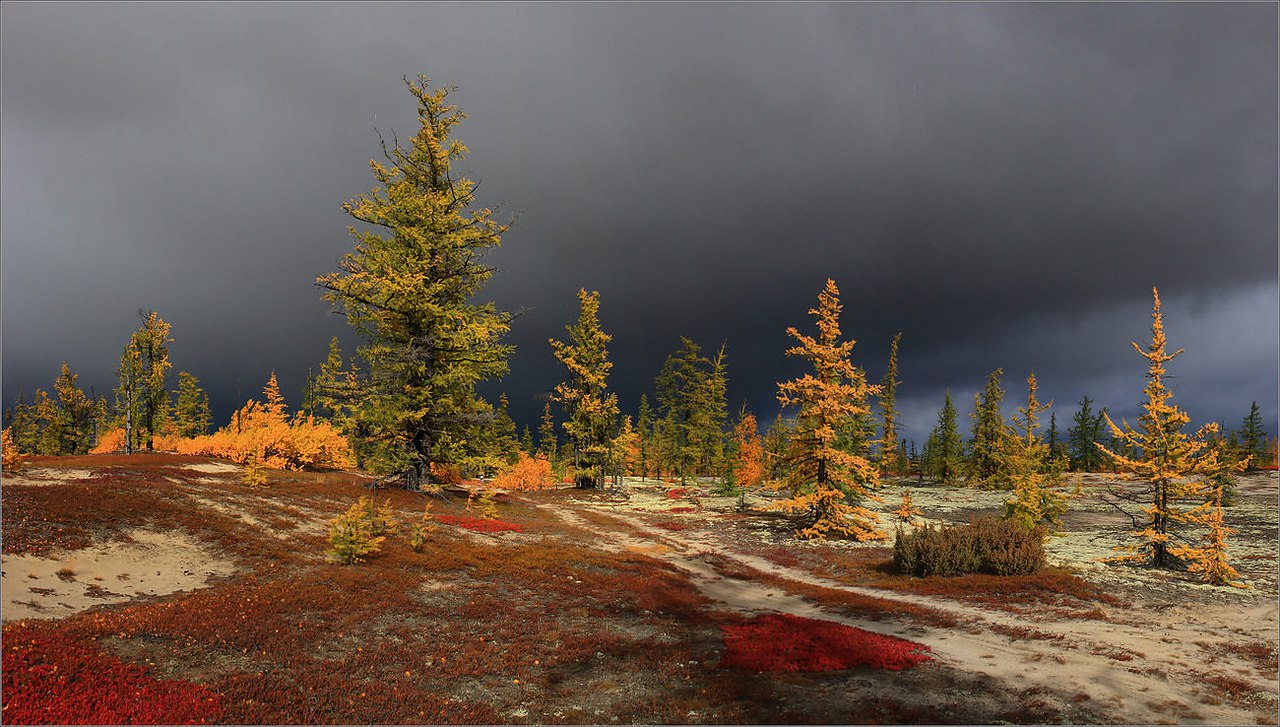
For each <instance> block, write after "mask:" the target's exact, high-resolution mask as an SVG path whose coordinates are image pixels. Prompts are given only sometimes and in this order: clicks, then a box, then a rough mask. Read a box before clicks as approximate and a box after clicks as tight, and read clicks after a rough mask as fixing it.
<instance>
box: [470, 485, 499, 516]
mask: <svg viewBox="0 0 1280 727" xmlns="http://www.w3.org/2000/svg"><path fill="white" fill-rule="evenodd" d="M467 512H475V513H478V514H479V515H480V519H482V520H497V519H498V505H497V503H495V502H494V501H493V490H484V491H483V492H481V493H480V495H479V496H478V497H477V496H476V493H475V491H472V492H471V493H470V494H468V495H467Z"/></svg>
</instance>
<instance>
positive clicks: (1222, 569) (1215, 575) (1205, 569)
mask: <svg viewBox="0 0 1280 727" xmlns="http://www.w3.org/2000/svg"><path fill="white" fill-rule="evenodd" d="M1210 506H1212V507H1210ZM1204 508H1205V511H1204V513H1203V514H1202V515H1200V517H1199V520H1200V522H1201V523H1203V524H1204V525H1206V526H1207V527H1208V528H1209V532H1208V533H1206V534H1205V536H1204V540H1203V542H1202V543H1201V545H1200V547H1198V548H1197V547H1192V546H1177V547H1171V548H1169V554H1170V555H1173V556H1174V557H1176V558H1181V559H1182V560H1183V561H1185V562H1186V563H1187V570H1188V571H1190V572H1192V573H1198V574H1200V580H1202V581H1203V582H1205V583H1208V584H1210V585H1214V586H1231V587H1233V588H1248V586H1247V585H1245V584H1244V583H1242V582H1240V581H1239V580H1237V579H1239V578H1240V573H1239V572H1238V571H1237V570H1236V569H1235V568H1232V567H1231V564H1230V563H1228V562H1227V536H1228V535H1234V534H1235V533H1236V532H1238V531H1237V530H1235V529H1234V528H1229V527H1227V526H1226V525H1224V524H1223V520H1222V489H1221V488H1219V489H1218V490H1216V492H1215V496H1214V499H1213V501H1212V502H1206V503H1205V504H1204Z"/></svg>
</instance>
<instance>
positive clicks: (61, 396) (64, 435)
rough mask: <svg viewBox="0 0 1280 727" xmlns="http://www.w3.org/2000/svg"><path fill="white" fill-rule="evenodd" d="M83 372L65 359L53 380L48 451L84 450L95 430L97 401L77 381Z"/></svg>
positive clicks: (61, 452)
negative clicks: (77, 370) (75, 369)
mask: <svg viewBox="0 0 1280 727" xmlns="http://www.w3.org/2000/svg"><path fill="white" fill-rule="evenodd" d="M79 377H80V375H79V374H74V373H71V367H70V366H68V365H67V363H66V362H65V361H64V362H62V370H61V371H60V372H59V374H58V378H57V379H55V380H54V382H53V393H54V398H52V399H46V400H47V401H48V402H49V405H48V406H46V411H47V415H46V416H47V417H48V423H47V425H46V427H47V429H46V431H45V435H46V439H45V442H46V444H45V452H44V453H45V454H55V455H57V454H84V453H86V452H88V451H89V446H90V441H91V440H92V434H93V414H94V402H93V400H92V399H90V398H89V397H88V396H86V395H85V393H84V391H82V390H81V389H80V387H79V386H77V385H76V380H77V379H78V378H79Z"/></svg>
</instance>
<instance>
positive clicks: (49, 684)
mask: <svg viewBox="0 0 1280 727" xmlns="http://www.w3.org/2000/svg"><path fill="white" fill-rule="evenodd" d="M3 664H4V706H3V717H4V719H3V721H4V723H5V724H209V723H211V722H215V721H217V720H218V719H219V718H220V717H221V716H222V705H221V703H220V701H219V698H218V695H217V694H215V693H214V692H212V691H210V690H208V689H206V688H205V687H202V686H200V685H198V684H192V683H190V682H184V681H178V680H174V679H165V680H157V679H154V678H152V677H151V676H150V675H149V674H148V673H147V670H146V669H143V668H142V667H140V666H136V665H134V664H128V663H126V662H124V661H121V660H120V659H118V658H116V657H114V656H108V655H106V654H103V653H102V652H101V651H99V650H98V648H97V647H96V646H95V645H94V644H93V643H92V642H91V641H89V640H88V639H83V638H76V637H74V636H71V635H69V634H68V633H67V632H65V631H60V632H55V631H50V630H46V629H42V628H39V627H34V626H27V625H24V624H12V625H6V626H5V627H4V660H3Z"/></svg>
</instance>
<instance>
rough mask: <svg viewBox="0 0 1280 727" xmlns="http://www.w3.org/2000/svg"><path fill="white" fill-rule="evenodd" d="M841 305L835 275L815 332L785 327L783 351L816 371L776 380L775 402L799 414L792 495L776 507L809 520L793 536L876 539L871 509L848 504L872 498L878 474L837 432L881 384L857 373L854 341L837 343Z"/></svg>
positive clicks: (792, 449) (822, 298)
mask: <svg viewBox="0 0 1280 727" xmlns="http://www.w3.org/2000/svg"><path fill="white" fill-rule="evenodd" d="M840 309H841V305H840V290H839V289H838V288H837V287H836V284H835V281H834V280H827V284H826V287H825V289H824V290H823V291H822V292H821V293H820V294H819V295H818V307H817V308H813V309H810V311H809V312H810V313H811V314H812V315H813V316H814V318H815V319H816V326H817V329H818V333H817V337H816V338H815V337H811V336H806V335H804V334H802V333H800V332H799V331H798V330H796V329H795V328H788V329H787V333H788V335H790V336H791V337H792V338H794V339H796V342H797V345H795V346H793V347H791V348H789V349H787V355H788V356H800V357H803V358H804V359H806V360H807V361H808V362H809V363H810V364H812V366H813V373H810V374H805V375H804V376H802V377H800V378H798V379H793V380H791V381H786V382H783V383H780V384H778V402H779V403H780V404H781V405H782V406H783V407H796V408H797V409H798V413H797V415H796V431H795V433H794V435H793V436H792V437H791V442H790V446H789V448H788V450H787V457H786V474H787V483H788V485H789V486H790V488H791V497H790V498H789V499H787V500H784V501H782V502H779V503H777V504H776V505H775V506H774V507H775V508H777V509H780V510H783V511H786V512H805V513H807V514H808V516H809V518H810V523H809V525H808V526H807V527H805V528H803V529H801V530H800V531H799V532H798V533H797V534H798V535H799V536H800V537H803V538H825V537H828V536H830V535H835V536H840V537H852V538H854V539H857V540H879V539H882V538H884V537H885V534H884V532H883V531H881V530H880V529H879V528H878V527H877V520H878V518H877V516H876V514H875V513H873V512H871V511H870V510H868V509H866V508H865V507H862V506H861V505H857V506H850V505H849V504H847V503H846V499H851V500H854V501H855V502H857V501H859V500H862V499H874V498H875V495H874V490H875V488H876V487H877V486H878V485H879V473H878V472H877V471H876V468H875V467H874V466H873V465H872V464H871V463H870V462H869V461H868V460H867V459H866V458H865V457H860V456H858V455H854V454H850V453H849V452H847V451H844V450H842V449H840V448H838V447H837V446H836V444H837V438H838V437H839V434H840V432H842V431H847V430H848V428H849V427H850V426H851V425H852V424H853V423H854V419H855V417H857V416H858V415H860V414H866V413H867V411H868V407H867V406H866V405H865V403H864V402H866V400H867V397H868V396H871V395H874V394H877V393H878V392H879V389H880V387H879V386H871V385H869V384H867V383H866V380H865V377H860V376H858V373H857V371H856V367H855V366H854V365H853V363H852V362H851V361H850V360H849V354H850V352H851V351H852V349H853V346H854V341H852V340H848V341H841V340H839V339H840Z"/></svg>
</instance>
